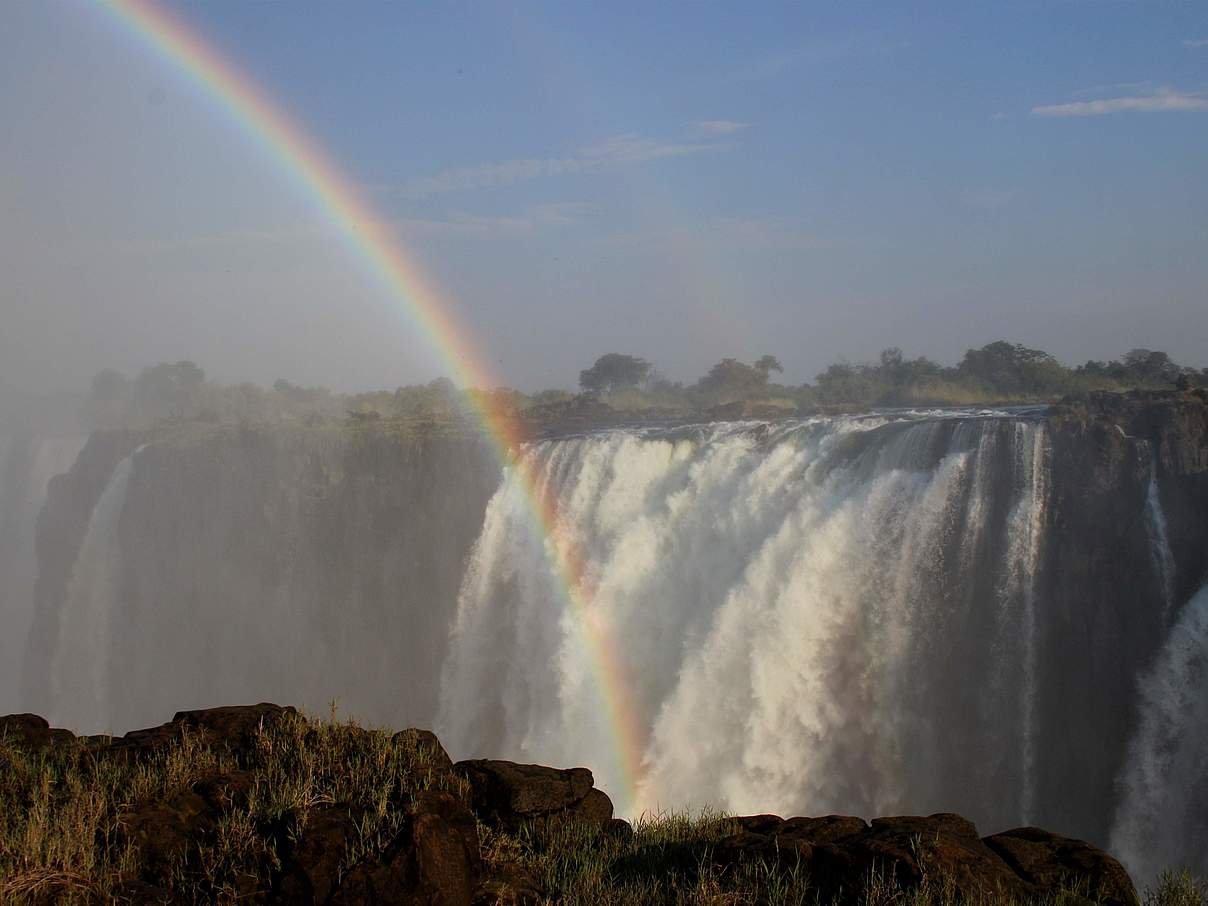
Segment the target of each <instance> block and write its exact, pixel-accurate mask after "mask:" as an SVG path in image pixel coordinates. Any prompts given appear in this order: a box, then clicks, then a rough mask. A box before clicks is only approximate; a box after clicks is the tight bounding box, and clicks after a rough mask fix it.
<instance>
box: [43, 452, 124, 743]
mask: <svg viewBox="0 0 1208 906" xmlns="http://www.w3.org/2000/svg"><path fill="white" fill-rule="evenodd" d="M132 467H133V457H130V456H128V457H126V458H125V459H123V460H122V461H121V462H120V463H118V465H117V467H116V468H115V469H114V470H113V475H112V476H111V477H110V479H109V483H108V484H107V485H106V486H105V490H104V492H103V493H102V494H101V497H100V499H99V500H98V501H97V504H96V507H95V509H93V511H92V516H91V518H90V519H89V521H88V529H87V531H86V533H85V535H84V540H83V543H82V544H81V546H80V553H79V555H78V556H77V557H76V562H75V568H74V570H73V572H72V576H71V581H70V582H69V583H68V586H67V600H66V602H65V606H64V607H63V610H62V611H61V612H60V616H59V646H58V648H57V649H56V651H55V658H54V664H53V666H52V669H51V685H52V689H53V695H54V700H55V702H56V709H55V711H54V713H52V714H49V715H47V717H48V718H49V719H50V721H51V723H52V725H53V726H56V727H72V728H73V729H75V730H76V732H79V733H115V732H120V728H118V727H114V726H112V722H111V713H110V705H111V702H112V697H111V695H110V690H109V677H110V674H109V657H110V654H111V651H112V643H113V632H114V631H115V630H116V629H117V628H118V621H117V620H116V619H114V617H115V609H116V607H117V603H118V594H119V587H120V585H119V581H120V577H119V575H118V572H119V569H120V567H121V563H122V558H121V555H120V550H119V547H118V545H119V543H120V542H119V537H118V520H119V518H120V517H121V513H122V506H123V504H124V503H125V502H126V484H127V482H128V481H129V479H130V470H131V468H132Z"/></svg>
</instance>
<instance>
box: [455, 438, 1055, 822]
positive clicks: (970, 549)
mask: <svg viewBox="0 0 1208 906" xmlns="http://www.w3.org/2000/svg"><path fill="white" fill-rule="evenodd" d="M1045 449H1046V440H1045V432H1044V428H1043V426H1042V425H1041V424H1040V423H1038V422H1034V421H1029V420H1023V419H1010V418H996V417H984V418H974V417H963V418H934V417H932V418H919V417H878V418H841V419H816V420H811V421H806V422H803V423H799V424H792V425H789V426H781V427H777V428H774V429H772V428H766V427H760V428H756V427H753V426H750V425H747V426H743V425H716V426H710V427H708V428H702V429H698V430H696V431H680V432H657V431H616V432H610V433H604V434H599V435H592V436H588V437H582V438H576V439H568V440H561V441H552V442H546V443H541V444H537V445H535V446H533V447H531V448H530V449H529V450H528V451H527V453H526V456H527V458H528V462H527V463H526V466H527V467H528V468H531V469H533V470H535V472H536V473H537V474H538V475H539V476H540V481H541V482H542V483H543V484H544V485H545V486H546V488H547V490H548V492H549V493H550V494H551V495H552V496H553V498H554V500H555V502H556V511H557V513H558V519H559V523H558V531H557V535H558V537H559V538H560V539H561V543H564V544H566V545H569V546H573V548H574V549H575V550H576V551H577V553H578V554H579V556H580V557H581V558H582V560H583V564H584V582H585V585H586V587H588V588H589V589H590V599H589V602H588V607H589V608H590V611H591V616H592V619H593V621H594V623H595V625H598V626H600V627H602V628H603V632H604V634H605V635H606V636H608V637H609V638H610V639H611V640H612V641H613V643H614V646H615V648H616V650H617V652H618V657H619V660H620V662H621V671H620V672H621V675H622V676H624V677H625V678H626V679H627V687H626V688H625V689H624V690H623V696H624V698H625V701H626V703H627V705H628V706H629V707H631V708H632V709H633V710H634V712H635V715H636V722H637V723H638V725H639V726H640V727H641V728H642V732H643V733H644V739H643V740H642V745H643V752H642V765H643V770H642V775H643V776H642V782H641V785H640V789H639V797H638V801H636V802H633V803H624V804H623V808H627V809H629V810H630V811H635V810H641V809H643V808H655V807H659V806H677V807H679V806H685V805H698V806H699V805H704V804H706V800H707V801H708V803H709V804H713V805H717V806H720V807H722V808H726V809H731V810H734V811H738V812H744V813H748V812H754V811H760V810H777V811H780V812H787V813H792V814H798V813H809V814H825V813H827V812H849V813H856V814H884V813H892V812H900V811H902V810H906V809H910V810H916V811H917V810H922V811H926V810H928V809H940V808H943V809H945V810H947V809H955V810H961V811H965V812H968V813H970V814H973V815H975V816H978V817H982V818H984V819H986V820H988V821H991V822H1000V823H1008V822H1011V821H1016V822H1017V821H1018V820H1019V819H1020V818H1021V817H1022V816H1023V815H1025V814H1026V813H1027V812H1028V810H1029V808H1030V797H1031V796H1032V795H1033V792H1032V789H1033V785H1034V781H1033V777H1032V775H1033V773H1034V767H1033V763H1034V761H1035V758H1036V751H1035V745H1036V744H1035V741H1034V723H1035V720H1034V715H1033V702H1034V699H1035V696H1036V689H1035V685H1036V666H1035V658H1036V654H1035V644H1036V641H1035V637H1036V621H1037V614H1036V602H1035V599H1034V595H1033V591H1032V577H1033V576H1034V574H1035V572H1036V568H1037V561H1038V558H1039V556H1040V548H1041V544H1040V537H1041V534H1042V524H1043V518H1044V509H1045V499H1046V467H1045V463H1044V457H1045ZM546 543H548V542H547V541H546V540H545V539H542V538H540V537H538V536H537V535H536V534H535V533H534V531H533V526H532V524H531V517H530V514H529V504H528V502H527V501H526V500H525V497H524V492H523V490H522V489H521V488H520V487H519V485H518V482H516V481H515V480H514V477H513V478H512V479H511V480H508V481H505V483H504V485H503V486H502V487H501V488H500V489H499V491H498V492H497V493H496V495H495V497H494V499H493V500H492V501H491V503H490V505H489V507H488V509H487V514H486V519H485V522H484V525H483V529H482V532H481V534H480V537H479V539H478V542H477V544H476V545H475V547H474V550H473V554H472V558H471V562H470V565H469V567H468V570H467V574H466V578H465V580H464V582H463V585H462V589H461V593H460V598H459V602H458V612H457V617H456V622H455V625H454V628H453V636H452V645H451V650H450V654H449V657H448V660H447V661H446V664H445V669H444V674H443V680H442V688H441V707H440V712H439V720H438V729H439V732H440V733H441V735H442V739H444V740H445V741H446V743H447V744H448V745H449V746H450V748H451V749H453V750H454V751H455V752H457V753H458V754H459V755H462V756H468V755H477V754H488V753H491V754H497V755H502V756H503V757H512V758H518V759H528V760H533V759H537V760H544V761H549V762H554V763H566V764H570V763H575V764H580V763H581V764H586V765H589V766H591V767H592V768H593V769H595V770H596V771H597V774H598V776H599V781H600V783H601V785H602V786H603V787H604V788H605V789H613V790H616V789H620V788H621V777H620V776H619V766H618V761H617V759H616V758H611V757H609V755H608V753H610V752H611V751H612V750H613V748H614V745H615V731H614V729H613V728H612V727H610V726H609V725H608V719H607V715H606V714H605V713H603V712H602V709H601V708H600V707H599V706H598V701H599V699H598V692H597V690H596V688H595V687H596V684H597V683H598V682H600V677H599V676H595V675H593V668H592V657H591V652H590V651H588V650H587V649H586V648H585V646H584V641H583V639H582V633H581V632H579V631H578V630H579V627H577V626H576V625H575V623H576V618H575V616H574V615H573V614H571V613H568V612H567V611H566V608H565V604H564V598H563V597H562V594H561V589H560V588H559V586H558V583H559V582H560V579H559V577H558V576H557V575H556V574H555V573H554V572H553V571H551V569H550V560H549V558H548V557H547V551H546V550H545V544H546ZM1005 705H1009V707H1008V708H1007V710H1006V712H1005V713H1004V710H1003V707H1004V706H1005Z"/></svg>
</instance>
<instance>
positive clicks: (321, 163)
mask: <svg viewBox="0 0 1208 906" xmlns="http://www.w3.org/2000/svg"><path fill="white" fill-rule="evenodd" d="M97 3H98V4H99V6H100V7H101V8H103V9H105V10H107V11H108V12H109V13H110V14H111V16H112V17H113V18H114V19H115V20H116V21H117V22H118V23H120V25H122V26H123V27H124V29H125V30H126V31H127V32H128V33H129V34H130V35H132V36H133V37H134V38H135V39H136V40H137V42H138V44H139V45H140V46H141V47H142V48H143V49H145V50H147V51H149V52H151V53H153V54H154V55H155V56H157V57H158V58H159V59H160V60H161V61H162V62H163V63H165V64H166V65H168V66H169V67H171V68H172V69H174V70H176V71H178V72H179V73H181V74H183V75H184V76H186V77H187V78H188V80H189V81H190V82H191V83H192V84H193V86H194V87H195V89H196V90H198V91H200V92H202V93H203V94H204V95H206V96H208V97H210V98H211V99H213V100H214V101H216V102H217V103H218V106H219V107H221V108H222V109H223V110H224V111H225V112H226V114H227V115H228V116H229V118H230V119H231V121H232V122H233V123H234V124H235V125H237V126H238V127H239V128H240V129H241V130H242V131H243V133H244V134H245V135H246V136H247V137H248V138H249V139H250V140H252V141H253V142H254V143H255V144H257V145H259V146H260V148H261V149H262V150H263V151H264V152H265V153H266V154H267V155H268V157H269V158H270V159H271V160H273V161H274V162H275V163H276V164H277V165H278V166H279V168H280V170H281V171H282V172H283V174H285V175H286V176H288V177H289V178H290V179H291V180H292V181H293V183H294V184H295V185H296V186H297V187H298V188H300V189H301V190H302V191H303V192H304V193H306V195H308V196H309V197H310V199H311V200H312V201H313V203H314V204H315V205H316V207H317V208H318V209H319V210H321V211H322V212H323V213H324V215H325V216H326V217H328V218H329V219H330V220H331V222H332V223H333V224H334V225H335V226H337V227H338V228H339V231H340V233H341V235H342V236H343V237H344V239H345V241H346V242H347V244H348V246H349V248H350V249H351V250H352V251H353V252H354V253H355V254H356V255H357V257H358V258H359V259H360V261H361V262H362V263H363V264H364V266H365V269H366V270H367V271H368V272H369V273H370V274H371V275H372V276H373V277H374V278H375V279H376V280H378V281H379V282H380V283H381V284H382V286H383V287H384V288H385V289H386V291H387V292H388V293H389V295H390V298H391V299H392V300H393V302H394V303H395V304H396V305H398V306H399V307H400V309H401V310H402V311H403V312H404V313H406V314H408V315H409V316H410V317H411V320H412V321H413V322H414V323H415V324H417V325H418V326H419V328H420V329H421V330H422V331H423V333H424V336H425V339H426V341H427V342H428V343H429V344H430V345H431V347H432V349H433V350H435V351H436V353H437V354H438V355H439V356H440V358H441V359H442V361H443V362H444V363H445V366H446V367H447V368H448V370H449V371H450V373H451V374H452V376H453V378H454V380H455V381H456V382H457V383H458V384H460V385H461V386H463V387H467V388H490V387H494V386H497V385H498V382H497V381H495V380H494V379H493V377H492V375H491V374H490V372H489V370H488V369H487V367H486V365H485V362H486V361H487V359H486V357H485V356H483V355H482V353H481V351H480V350H479V349H478V348H477V346H476V344H475V343H474V342H473V339H472V336H471V334H470V332H469V330H467V329H466V328H465V327H464V325H462V324H460V323H458V322H457V320H456V319H455V318H454V317H453V314H452V313H451V312H450V310H449V306H448V305H446V304H443V303H442V301H441V296H440V294H439V293H437V292H436V290H435V288H434V287H433V286H432V285H431V284H430V283H429V282H428V281H427V280H426V279H425V278H424V275H423V272H422V270H421V269H420V267H419V266H418V265H417V263H416V262H415V261H414V260H413V258H412V257H411V256H410V255H408V254H406V251H405V249H404V248H403V246H402V244H401V243H400V242H399V240H398V238H397V237H396V236H394V235H393V234H392V232H391V231H390V230H389V229H388V228H387V226H386V222H385V220H384V219H383V218H382V217H380V216H379V215H378V214H377V212H375V211H374V210H373V208H372V207H371V206H370V205H369V203H368V202H367V201H366V200H365V199H364V198H363V197H362V196H361V194H360V193H359V192H358V191H357V190H356V189H355V188H354V186H353V183H352V181H351V180H349V179H348V178H347V177H346V176H345V175H344V174H343V173H342V172H341V171H340V169H339V168H338V167H337V166H336V165H335V163H334V162H333V161H332V160H331V159H330V158H329V157H328V156H327V155H326V154H325V153H324V152H323V150H322V148H320V146H319V145H318V143H317V142H316V141H315V140H314V139H313V138H312V137H311V136H309V135H307V134H306V133H305V132H304V131H303V130H302V129H301V128H300V127H299V126H298V125H297V123H296V122H294V120H293V119H291V118H290V116H289V115H288V113H287V112H286V111H285V110H283V109H282V108H281V107H280V106H279V105H277V104H275V103H274V102H273V101H272V99H271V98H270V97H269V96H268V95H267V94H266V93H265V92H264V91H263V90H262V89H261V88H260V86H258V85H257V84H256V83H255V82H253V81H252V80H251V79H250V78H248V76H247V75H246V74H244V73H243V72H242V71H241V70H240V69H239V67H238V66H236V65H235V63H234V62H232V61H231V60H229V59H228V58H226V57H224V56H223V55H222V54H221V53H220V52H219V51H218V49H217V48H215V47H214V46H213V45H212V44H211V43H209V42H208V41H207V40H206V39H205V37H204V36H203V35H202V34H201V33H200V32H198V31H197V30H196V29H195V28H192V27H190V26H189V25H188V24H186V23H185V22H184V21H183V20H182V19H181V18H180V17H178V16H176V15H174V14H172V13H171V12H169V11H168V10H167V9H165V8H164V7H163V6H161V5H159V4H158V3H154V2H151V0H97ZM468 396H469V397H470V398H471V400H472V402H471V405H472V407H473V410H474V416H475V417H476V419H477V420H478V421H479V423H480V424H481V425H482V427H483V429H484V431H485V433H486V435H487V436H488V437H489V438H490V441H491V443H492V446H493V447H494V449H495V452H496V454H497V456H498V458H499V462H500V464H501V466H502V467H503V468H504V469H505V470H509V471H511V472H512V473H513V474H514V475H515V478H516V479H518V481H519V484H520V486H521V487H522V488H523V489H524V493H525V497H526V499H527V502H528V504H529V508H530V510H531V513H532V524H533V530H534V531H536V532H537V533H538V536H539V537H540V538H542V539H543V541H544V546H545V550H546V553H547V556H548V557H549V558H550V560H551V565H552V567H553V569H554V571H555V575H556V576H557V584H558V585H559V586H560V591H561V593H562V594H563V596H564V598H565V604H566V607H567V609H568V610H569V612H570V613H572V614H573V615H574V616H575V618H576V621H577V623H578V625H579V628H580V630H581V632H582V636H583V639H584V641H585V647H586V649H587V651H588V652H589V656H590V658H591V659H592V672H593V674H594V677H595V685H596V689H597V693H598V694H599V696H600V700H601V702H600V703H601V706H602V707H603V708H604V711H605V713H606V714H607V715H608V720H609V724H610V728H611V735H612V737H613V749H614V751H613V752H612V753H611V756H612V757H613V758H614V759H615V764H616V767H617V774H618V776H619V777H620V778H621V782H622V784H623V786H624V789H623V790H620V791H612V790H610V791H609V792H611V793H612V794H613V795H614V796H617V794H618V792H619V794H620V796H619V800H618V810H619V811H622V812H626V811H627V810H628V809H629V808H630V807H631V806H632V805H633V804H634V803H635V801H636V796H637V783H638V773H639V769H640V765H641V753H642V744H641V741H640V740H641V733H640V731H639V722H638V720H637V719H636V715H635V714H634V713H633V711H632V709H631V708H629V707H628V704H629V697H628V694H627V689H628V688H629V687H628V683H627V682H626V681H625V671H624V669H623V667H622V665H621V661H620V659H619V657H618V656H617V652H616V649H615V647H614V645H613V644H612V642H611V639H610V637H609V634H608V632H607V630H606V628H605V627H602V626H600V625H599V621H598V620H597V619H596V617H595V614H593V612H592V609H591V607H590V602H591V595H590V592H589V589H588V587H587V584H586V583H585V581H584V565H583V561H582V558H581V556H579V554H578V553H577V552H576V551H574V550H573V549H571V545H569V544H568V543H566V538H565V537H564V536H562V535H561V533H560V532H559V528H558V514H557V509H556V506H555V502H554V500H553V498H552V496H551V495H549V494H547V493H545V492H544V490H543V489H542V487H541V484H540V482H539V481H538V476H537V475H536V474H534V470H533V469H532V467H531V466H530V465H529V464H528V463H529V460H527V459H526V458H525V457H524V456H523V455H522V448H523V446H524V443H525V440H526V438H525V437H524V436H523V434H522V432H521V431H520V429H519V427H518V423H517V421H516V419H514V418H511V417H510V416H509V415H508V413H506V412H504V411H502V410H500V409H498V408H496V407H494V406H492V403H491V394H489V393H471V394H468Z"/></svg>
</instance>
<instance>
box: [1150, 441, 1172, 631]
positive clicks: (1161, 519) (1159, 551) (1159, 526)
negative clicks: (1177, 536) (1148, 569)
mask: <svg viewBox="0 0 1208 906" xmlns="http://www.w3.org/2000/svg"><path fill="white" fill-rule="evenodd" d="M1145 529H1146V531H1147V532H1148V534H1149V549H1150V553H1151V556H1152V557H1153V565H1154V569H1155V570H1156V571H1157V574H1158V576H1159V577H1161V580H1162V601H1163V604H1164V608H1165V615H1166V616H1170V610H1171V607H1172V605H1173V604H1174V576H1175V568H1174V554H1173V553H1172V552H1171V550H1170V539H1169V537H1168V532H1167V530H1166V514H1165V512H1164V511H1163V510H1162V498H1161V495H1160V494H1159V493H1158V463H1157V459H1156V458H1155V457H1154V455H1153V453H1152V451H1151V453H1150V462H1149V485H1148V488H1147V489H1146V493H1145Z"/></svg>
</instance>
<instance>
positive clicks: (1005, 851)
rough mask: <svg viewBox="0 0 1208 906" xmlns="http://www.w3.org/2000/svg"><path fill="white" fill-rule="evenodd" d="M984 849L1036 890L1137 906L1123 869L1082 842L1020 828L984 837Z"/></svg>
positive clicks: (1107, 905) (1111, 905)
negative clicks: (1072, 891)
mask: <svg viewBox="0 0 1208 906" xmlns="http://www.w3.org/2000/svg"><path fill="white" fill-rule="evenodd" d="M986 845H987V846H989V847H990V849H992V850H994V851H995V852H996V853H998V855H999V856H1000V857H1001V858H1002V860H1003V861H1004V862H1006V863H1007V865H1009V866H1010V867H1011V869H1012V870H1013V871H1014V872H1015V873H1016V874H1017V875H1019V876H1020V877H1021V878H1023V879H1024V880H1026V881H1028V882H1029V883H1031V884H1034V885H1035V886H1036V887H1038V888H1041V889H1045V890H1052V889H1054V888H1057V887H1061V886H1063V885H1064V886H1067V887H1073V888H1083V890H1082V891H1081V892H1083V893H1084V894H1085V895H1086V896H1087V897H1088V898H1090V899H1092V900H1095V901H1096V902H1099V903H1103V904H1104V906H1135V904H1136V903H1137V902H1138V899H1137V891H1136V888H1135V887H1133V883H1132V879H1131V878H1129V876H1128V872H1126V871H1125V870H1124V866H1122V865H1121V864H1120V863H1119V862H1118V861H1116V860H1115V859H1114V858H1112V857H1111V856H1109V855H1108V854H1107V853H1105V852H1104V851H1103V850H1101V849H1098V848H1097V847H1094V846H1091V845H1090V844H1089V843H1086V842H1084V841H1082V840H1073V839H1070V838H1069V837H1062V836H1059V835H1057V834H1052V833H1049V832H1048V831H1045V830H1041V829H1040V828H1038V827H1021V828H1017V829H1015V830H1009V831H1004V832H1003V833H1001V834H994V835H993V836H990V837H986Z"/></svg>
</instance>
